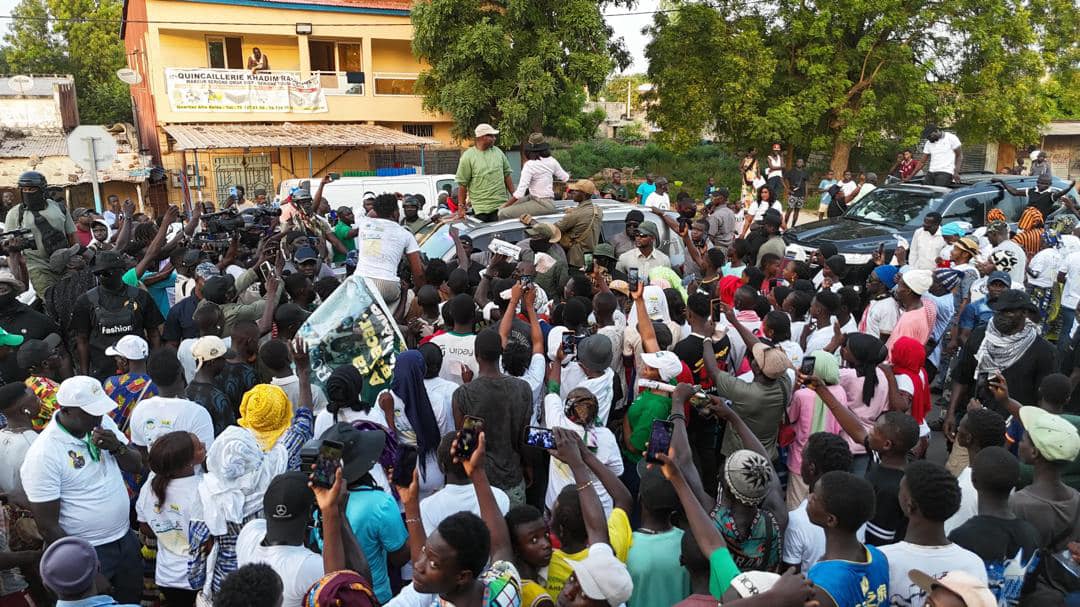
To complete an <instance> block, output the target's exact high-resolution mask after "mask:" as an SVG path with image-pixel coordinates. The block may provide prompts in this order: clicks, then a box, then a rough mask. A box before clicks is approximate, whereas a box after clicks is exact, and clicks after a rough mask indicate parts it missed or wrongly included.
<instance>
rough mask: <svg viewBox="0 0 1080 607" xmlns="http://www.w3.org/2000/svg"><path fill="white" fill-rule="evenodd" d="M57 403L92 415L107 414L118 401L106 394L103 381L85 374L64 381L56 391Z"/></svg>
mask: <svg viewBox="0 0 1080 607" xmlns="http://www.w3.org/2000/svg"><path fill="white" fill-rule="evenodd" d="M56 403H57V404H58V405H60V406H61V407H74V408H77V409H82V410H83V411H85V412H87V413H88V414H90V415H105V414H106V413H108V412H109V411H112V410H113V409H115V408H116V402H115V401H113V399H111V398H109V395H108V394H105V390H103V389H102V388H101V382H99V381H98V380H96V379H94V378H93V377H87V376H85V375H76V376H75V377H69V378H68V379H65V380H64V381H62V382H61V383H60V388H59V389H57V391H56Z"/></svg>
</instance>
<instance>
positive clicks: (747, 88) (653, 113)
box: [645, 4, 776, 149]
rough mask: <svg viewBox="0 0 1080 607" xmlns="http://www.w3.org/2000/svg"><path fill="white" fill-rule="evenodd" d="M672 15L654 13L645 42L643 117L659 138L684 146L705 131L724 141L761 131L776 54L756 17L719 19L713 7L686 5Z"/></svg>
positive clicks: (695, 141) (764, 126)
mask: <svg viewBox="0 0 1080 607" xmlns="http://www.w3.org/2000/svg"><path fill="white" fill-rule="evenodd" d="M678 14H679V19H672V18H671V17H670V16H669V14H668V13H657V15H656V16H655V17H654V21H653V25H652V26H650V28H649V30H648V33H649V34H651V35H652V42H650V43H649V44H648V46H646V47H645V57H646V58H647V59H648V61H649V70H648V79H649V81H650V82H651V83H652V84H653V87H654V88H653V91H652V92H650V93H649V95H648V96H647V98H648V99H649V100H650V101H656V103H651V104H650V105H649V110H648V112H649V120H651V121H652V122H653V123H655V124H656V125H657V126H658V127H660V133H659V134H658V137H657V138H658V139H659V140H660V142H661V143H663V144H665V145H669V146H673V147H675V148H678V149H686V148H689V147H690V146H692V145H694V144H696V143H698V142H700V141H701V139H702V136H703V135H705V134H707V133H708V132H709V131H712V132H714V133H715V134H717V135H719V136H720V138H721V139H724V140H728V141H735V142H738V141H745V140H746V139H747V138H751V139H753V138H757V137H758V136H761V135H762V134H764V131H765V130H766V129H767V124H766V123H765V122H764V120H763V116H761V115H760V109H761V107H762V106H763V105H765V103H766V101H767V99H768V92H769V85H770V83H771V81H772V77H773V71H774V69H775V65H776V59H775V58H774V57H773V54H772V52H771V51H770V50H769V49H768V48H767V47H766V45H765V40H764V36H763V34H764V28H763V23H762V21H761V20H760V19H756V18H754V17H737V18H733V19H724V18H722V17H721V16H720V13H719V12H718V11H716V10H715V9H713V8H711V7H709V6H704V5H699V4H688V5H685V6H684V7H683V9H682V10H681V11H680V12H679V13H678Z"/></svg>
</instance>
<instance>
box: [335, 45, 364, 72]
mask: <svg viewBox="0 0 1080 607" xmlns="http://www.w3.org/2000/svg"><path fill="white" fill-rule="evenodd" d="M337 54H338V71H340V72H362V71H364V63H363V59H364V50H363V47H362V46H361V45H359V44H348V43H345V42H338V43H337Z"/></svg>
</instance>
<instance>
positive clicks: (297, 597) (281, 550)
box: [236, 519, 323, 605]
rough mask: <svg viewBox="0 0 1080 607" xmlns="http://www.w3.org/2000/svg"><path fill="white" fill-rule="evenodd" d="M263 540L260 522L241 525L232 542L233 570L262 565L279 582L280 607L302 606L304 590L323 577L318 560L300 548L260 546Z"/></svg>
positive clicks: (320, 561)
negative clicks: (266, 566)
mask: <svg viewBox="0 0 1080 607" xmlns="http://www.w3.org/2000/svg"><path fill="white" fill-rule="evenodd" d="M265 537H266V521H265V520H264V519H255V520H253V521H250V522H248V524H246V525H244V528H243V529H241V530H240V535H239V536H237V538H236V566H237V567H243V566H244V565H247V564H250V563H266V564H267V565H269V566H270V568H271V569H273V570H274V572H275V573H277V574H278V577H280V578H281V584H282V586H283V587H284V589H285V590H284V592H282V598H283V599H284V600H283V601H282V603H281V604H282V605H303V604H304V595H305V594H307V591H308V589H309V588H311V585H312V584H314V583H315V582H317V581H319V580H320V579H321V578H322V576H323V561H322V556H320V555H318V554H315V553H314V552H312V551H311V550H308V549H307V548H305V547H303V546H263V545H262V541H263V538H265Z"/></svg>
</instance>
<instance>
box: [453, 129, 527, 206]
mask: <svg viewBox="0 0 1080 607" xmlns="http://www.w3.org/2000/svg"><path fill="white" fill-rule="evenodd" d="M474 133H475V135H476V144H475V145H474V146H473V147H471V148H469V149H467V150H465V152H464V153H463V154H462V155H461V160H460V161H458V168H457V175H456V176H455V179H456V180H457V182H458V185H459V186H460V190H461V194H459V203H458V204H459V205H461V206H460V207H459V208H460V209H462V210H465V211H467V210H468V209H469V208H472V210H473V215H475V216H476V218H477V219H479V220H480V221H495V220H496V219H498V216H499V207H501V206H502V205H503V203H505V202H506V199H507V194H508V193H509V192H513V191H514V182H513V180H512V179H510V161H508V160H507V159H506V154H503V151H502V150H500V149H499V148H497V147H495V136H496V135H498V134H499V131H496V130H495V127H493V126H491V125H490V124H480V125H478V126H477V127H476V131H475V132H474Z"/></svg>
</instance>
